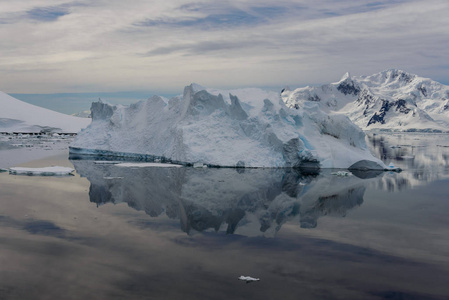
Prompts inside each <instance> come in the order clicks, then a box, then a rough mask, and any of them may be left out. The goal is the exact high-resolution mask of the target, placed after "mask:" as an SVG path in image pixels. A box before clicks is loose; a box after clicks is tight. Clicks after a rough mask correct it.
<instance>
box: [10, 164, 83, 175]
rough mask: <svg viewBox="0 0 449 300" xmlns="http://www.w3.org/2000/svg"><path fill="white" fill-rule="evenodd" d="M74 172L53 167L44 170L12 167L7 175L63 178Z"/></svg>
mask: <svg viewBox="0 0 449 300" xmlns="http://www.w3.org/2000/svg"><path fill="white" fill-rule="evenodd" d="M73 171H75V170H74V169H72V168H67V167H60V166H53V167H44V168H24V167H14V168H10V169H9V174H11V175H30V176H31V175H39V176H64V175H72V172H73Z"/></svg>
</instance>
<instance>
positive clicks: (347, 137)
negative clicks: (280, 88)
mask: <svg viewBox="0 0 449 300" xmlns="http://www.w3.org/2000/svg"><path fill="white" fill-rule="evenodd" d="M91 112H92V123H91V124H90V125H89V126H88V127H87V128H86V129H84V130H82V131H81V132H80V133H79V134H78V136H77V137H76V138H75V140H74V142H73V143H72V144H71V146H70V153H71V155H96V156H112V157H128V158H134V159H139V160H146V161H162V162H167V163H174V164H182V165H189V166H193V165H204V166H208V167H237V168H248V167H249V168H259V167H270V168H285V167H287V168H290V167H291V168H344V169H346V168H351V167H352V168H362V169H379V170H383V169H386V166H385V165H384V164H383V162H382V161H381V160H379V159H377V158H375V157H374V156H373V155H372V154H371V153H370V151H369V150H368V148H367V146H366V143H365V134H364V133H363V131H362V130H361V129H359V128H358V127H357V126H355V125H354V124H353V123H352V122H351V121H350V120H349V118H348V117H346V116H344V115H341V114H336V113H331V112H330V113H325V112H324V111H323V110H322V109H321V108H320V107H319V105H317V104H314V103H312V102H304V105H302V106H301V107H300V108H299V109H292V108H289V107H287V106H286V105H285V103H284V102H283V101H282V99H281V97H280V95H279V94H278V93H274V92H267V91H264V90H261V89H239V90H233V91H219V90H213V89H206V88H203V87H200V86H199V85H195V84H191V85H190V86H187V87H185V89H184V93H183V95H182V96H177V97H174V98H172V99H170V100H167V99H165V98H162V97H159V96H153V97H151V98H149V99H148V100H146V101H140V102H138V103H135V104H132V105H130V106H121V105H110V104H107V103H103V102H101V101H100V102H94V103H92V107H91ZM354 166H355V167H354Z"/></svg>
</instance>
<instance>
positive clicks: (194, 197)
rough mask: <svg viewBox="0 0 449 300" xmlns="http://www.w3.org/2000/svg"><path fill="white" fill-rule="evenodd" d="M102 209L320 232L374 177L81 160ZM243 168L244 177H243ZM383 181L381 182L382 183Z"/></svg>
mask: <svg viewBox="0 0 449 300" xmlns="http://www.w3.org/2000/svg"><path fill="white" fill-rule="evenodd" d="M72 163H73V165H74V166H75V169H76V171H77V172H78V173H79V174H80V175H81V176H83V177H86V178H87V179H88V180H89V181H90V183H91V185H90V189H89V197H90V201H91V202H94V203H96V204H97V205H102V204H106V203H115V204H117V203H121V202H125V203H127V204H128V205H129V206H130V207H132V208H134V209H136V210H139V211H141V210H143V211H145V213H147V214H148V215H149V216H151V217H158V216H161V215H163V214H165V215H167V216H168V217H169V218H173V219H179V220H180V223H181V229H182V230H183V231H184V232H186V233H188V234H192V233H194V232H201V231H206V230H214V231H220V232H226V233H228V234H233V233H236V234H241V235H247V236H256V235H264V236H274V235H275V233H276V232H277V231H279V230H280V228H281V226H282V225H283V224H284V223H285V222H286V221H291V220H293V221H295V220H296V221H297V222H298V224H299V225H300V226H301V227H302V228H314V227H316V226H317V223H318V219H319V218H320V217H321V216H325V215H337V216H345V215H346V214H347V212H348V211H349V210H351V209H353V208H355V207H357V206H360V205H361V204H362V203H363V195H364V193H365V186H366V185H367V184H369V182H370V180H366V179H362V178H359V177H357V176H348V177H338V176H334V175H330V173H328V174H327V175H326V174H323V173H321V174H320V175H317V174H314V175H311V174H304V173H301V172H300V171H296V170H285V169H244V170H243V169H196V168H184V167H183V168H153V167H149V168H129V167H118V166H115V165H105V164H95V163H94V162H93V161H89V160H79V161H78V160H73V161H72ZM242 171H243V172H242ZM375 180H377V179H375Z"/></svg>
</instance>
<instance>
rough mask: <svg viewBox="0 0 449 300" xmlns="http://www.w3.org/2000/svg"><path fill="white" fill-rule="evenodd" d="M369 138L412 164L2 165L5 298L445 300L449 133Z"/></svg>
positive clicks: (390, 156)
mask: <svg viewBox="0 0 449 300" xmlns="http://www.w3.org/2000/svg"><path fill="white" fill-rule="evenodd" d="M367 142H368V143H369V145H370V147H371V149H372V151H373V153H374V154H375V155H377V156H378V157H380V158H381V159H383V160H384V161H385V163H386V164H390V163H393V164H394V165H395V166H397V167H400V168H402V169H403V171H402V172H400V173H395V172H369V173H364V172H360V173H353V174H346V173H342V172H340V173H336V172H337V171H339V170H322V171H321V172H315V173H313V172H299V171H294V170H279V169H248V170H246V169H208V168H185V167H183V168H153V167H150V168H138V167H120V166H117V165H115V164H111V163H108V162H105V161H103V162H99V161H95V160H70V159H69V158H68V153H67V151H60V152H57V153H54V154H53V155H52V156H50V157H48V156H47V157H45V158H42V159H39V160H33V161H29V162H26V163H23V164H20V165H21V166H29V167H44V166H50V165H59V166H67V167H73V168H74V169H75V170H76V171H75V173H74V176H65V177H49V176H19V175H9V174H8V173H7V172H3V173H0V299H449V284H448V283H449V218H448V214H449V136H448V135H443V134H418V133H408V134H376V135H374V134H369V135H368V136H367ZM23 143H25V144H26V143H28V144H30V143H29V142H27V141H26V139H25V142H23ZM36 143H37V142H36ZM58 143H59V144H58ZM60 143H65V142H55V144H53V145H56V146H58V147H59V145H62V144H60ZM14 145H15V146H14V147H18V146H17V143H15V144H14ZM46 145H47V146H48V147H49V148H52V147H53V148H55V147H56V146H51V145H52V144H51V142H48V144H46ZM47 146H45V147H47ZM11 147H12V146H11V145H10V144H8V142H7V141H3V146H2V147H0V163H1V162H2V160H1V156H2V154H4V153H8V155H9V156H11V151H12V150H14V149H12V148H11ZM33 147H34V146H29V147H28V148H33ZM53 148H52V149H53ZM25 150H26V149H22V152H20V151H18V152H17V153H18V154H17V155H26V152H25ZM56 150H57V149H56ZM30 151H33V150H30ZM35 151H44V150H35ZM48 151H50V150H48ZM2 167H5V166H2V165H1V164H0V168H2ZM8 167H10V166H8ZM337 174H338V175H337ZM241 275H244V276H251V277H255V278H259V279H260V281H257V282H253V283H246V282H245V281H241V280H238V277H239V276H241Z"/></svg>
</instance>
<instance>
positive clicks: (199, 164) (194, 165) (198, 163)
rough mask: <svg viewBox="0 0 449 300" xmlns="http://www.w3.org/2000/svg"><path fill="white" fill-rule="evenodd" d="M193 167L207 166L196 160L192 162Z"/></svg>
mask: <svg viewBox="0 0 449 300" xmlns="http://www.w3.org/2000/svg"><path fill="white" fill-rule="evenodd" d="M193 167H194V168H207V165H205V164H203V163H200V162H196V163H194V164H193Z"/></svg>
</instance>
